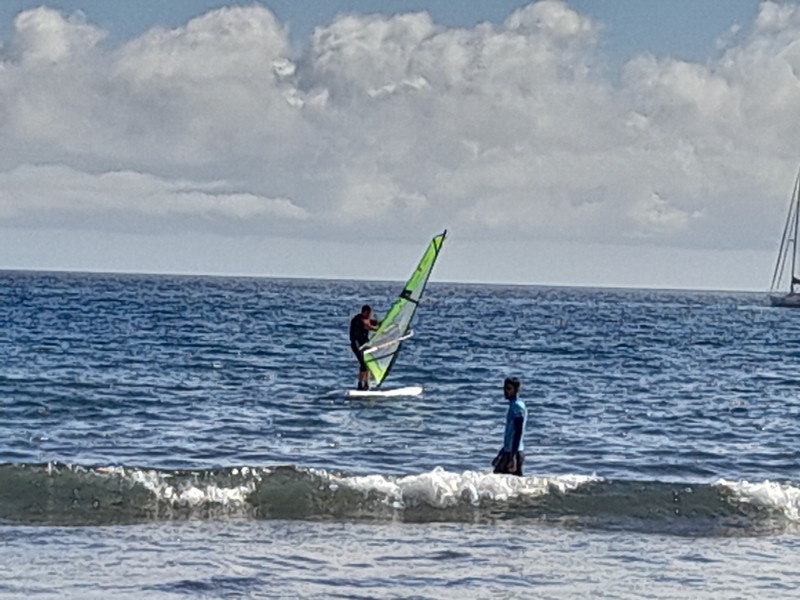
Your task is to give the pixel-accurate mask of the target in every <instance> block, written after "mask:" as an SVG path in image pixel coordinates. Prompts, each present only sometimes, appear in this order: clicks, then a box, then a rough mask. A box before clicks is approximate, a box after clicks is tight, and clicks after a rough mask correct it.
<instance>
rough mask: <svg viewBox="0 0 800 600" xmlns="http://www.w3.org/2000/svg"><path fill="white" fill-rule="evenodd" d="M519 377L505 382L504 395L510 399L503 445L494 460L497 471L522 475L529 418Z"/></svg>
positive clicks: (509, 378) (493, 463)
mask: <svg viewBox="0 0 800 600" xmlns="http://www.w3.org/2000/svg"><path fill="white" fill-rule="evenodd" d="M519 388H520V383H519V379H517V378H516V377H508V378H506V380H505V381H504V382H503V395H504V396H505V398H506V400H507V401H508V412H507V413H506V429H505V436H504V437H503V447H502V448H500V452H498V453H497V456H496V457H495V458H494V460H493V461H492V466H494V472H495V473H507V474H509V475H518V476H519V477H522V463H523V462H525V442H524V441H523V437H525V423H526V422H527V420H528V409H527V408H526V407H525V403H524V402H523V401H522V400H520V399H519V397H518V394H519Z"/></svg>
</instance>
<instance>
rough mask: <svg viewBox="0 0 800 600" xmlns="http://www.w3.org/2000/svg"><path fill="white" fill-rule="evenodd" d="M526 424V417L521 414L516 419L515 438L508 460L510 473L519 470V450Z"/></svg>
mask: <svg viewBox="0 0 800 600" xmlns="http://www.w3.org/2000/svg"><path fill="white" fill-rule="evenodd" d="M524 425H525V418H524V417H521V416H520V417H516V418H515V419H514V439H513V440H512V442H511V456H510V457H509V462H508V472H509V473H513V472H514V471H516V470H517V452H519V445H520V443H521V442H522V428H523V426H524Z"/></svg>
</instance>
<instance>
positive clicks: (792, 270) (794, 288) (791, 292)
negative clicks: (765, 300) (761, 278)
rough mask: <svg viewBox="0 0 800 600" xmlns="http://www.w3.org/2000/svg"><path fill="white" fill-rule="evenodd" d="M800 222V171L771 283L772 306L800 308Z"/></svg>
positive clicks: (795, 182) (795, 183)
mask: <svg viewBox="0 0 800 600" xmlns="http://www.w3.org/2000/svg"><path fill="white" fill-rule="evenodd" d="M798 224H800V171H798V173H797V177H796V178H795V181H794V190H793V191H792V199H791V201H790V202H789V213H788V214H787V215H786V224H785V225H784V226H783V236H782V237H781V245H780V248H779V249H778V260H777V261H776V263H775V270H774V271H773V273H772V283H771V284H770V297H769V299H770V303H771V304H772V306H780V307H787V308H800V292H798V286H800V278H799V277H798V274H797V232H798ZM787 271H788V280H789V281H788V283H789V289H788V293H784V292H783V291H782V290H783V289H784V288H783V285H784V284H783V280H784V276H785V275H786V273H787Z"/></svg>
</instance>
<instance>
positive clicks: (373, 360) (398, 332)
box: [364, 230, 447, 387]
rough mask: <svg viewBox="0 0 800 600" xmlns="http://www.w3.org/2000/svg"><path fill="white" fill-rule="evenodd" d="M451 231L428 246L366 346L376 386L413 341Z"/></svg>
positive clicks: (367, 357) (370, 369) (368, 365)
mask: <svg viewBox="0 0 800 600" xmlns="http://www.w3.org/2000/svg"><path fill="white" fill-rule="evenodd" d="M446 235H447V231H446V230H445V231H444V232H442V233H440V234H439V235H437V236H436V237H434V238H433V239H432V240H431V243H430V244H428V249H427V250H425V254H423V255H422V259H421V260H420V261H419V264H418V265H417V268H416V270H415V271H414V273H413V274H412V275H411V277H410V278H409V280H408V281H407V282H406V285H405V287H404V288H403V291H402V292H400V295H399V296H398V297H397V299H396V300H395V301H394V304H392V308H390V309H389V312H388V313H386V316H385V317H384V318H383V320H382V321H381V324H380V327H378V329H377V331H375V333H374V335H373V336H372V337H371V338H370V340H369V343H368V344H366V345H365V346H364V361H365V362H366V363H367V368H368V369H369V371H370V374H371V375H372V379H373V382H374V384H375V386H376V387H377V386H380V384H381V383H382V382H383V380H384V379H386V376H387V375H388V374H389V371H390V370H391V368H392V365H393V364H394V361H395V359H397V354H398V353H399V352H400V346H401V345H402V343H403V340H406V339H408V338H409V337H411V334H412V332H411V320H412V319H413V318H414V313H415V312H416V310H417V306H418V305H419V301H420V299H421V298H422V293H423V292H424V291H425V285H426V284H427V283H428V278H429V277H430V276H431V271H432V270H433V265H434V263H435V262H436V258H437V257H438V256H439V252H440V251H441V249H442V244H443V243H444V238H445V236H446Z"/></svg>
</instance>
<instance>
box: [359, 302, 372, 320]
mask: <svg viewBox="0 0 800 600" xmlns="http://www.w3.org/2000/svg"><path fill="white" fill-rule="evenodd" d="M371 314H372V307H371V306H370V305H369V304H365V305H364V306H362V307H361V316H362V317H369V316H370V315H371Z"/></svg>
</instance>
